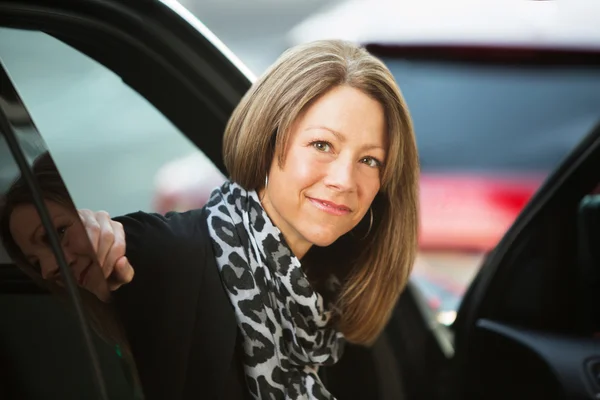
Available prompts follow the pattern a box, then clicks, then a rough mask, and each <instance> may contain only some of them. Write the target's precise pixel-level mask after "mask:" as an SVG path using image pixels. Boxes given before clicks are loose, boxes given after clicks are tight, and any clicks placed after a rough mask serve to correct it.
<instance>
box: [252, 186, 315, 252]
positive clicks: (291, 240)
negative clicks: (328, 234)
mask: <svg viewBox="0 0 600 400" xmlns="http://www.w3.org/2000/svg"><path fill="white" fill-rule="evenodd" d="M258 198H259V199H260V202H261V204H262V207H263V208H264V210H265V212H266V213H267V215H268V216H269V219H270V220H271V222H273V224H274V225H275V226H276V227H277V228H278V229H279V231H281V234H282V235H283V238H284V239H285V241H286V243H287V245H288V246H289V248H290V249H291V250H292V253H294V255H295V256H296V258H298V260H301V259H302V257H304V255H305V254H306V253H307V252H308V250H310V248H311V247H312V243H310V242H309V241H307V240H306V239H305V238H304V237H302V235H300V233H299V232H298V231H296V230H295V229H294V228H293V227H292V226H290V224H289V223H287V221H286V220H285V219H284V218H283V217H282V216H281V214H279V213H278V212H277V210H276V209H275V207H273V204H272V203H271V201H270V199H269V195H268V191H265V190H264V189H261V190H259V191H258Z"/></svg>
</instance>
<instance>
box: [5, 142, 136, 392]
mask: <svg viewBox="0 0 600 400" xmlns="http://www.w3.org/2000/svg"><path fill="white" fill-rule="evenodd" d="M33 174H34V176H35V178H36V180H37V182H38V184H39V187H40V190H41V194H42V197H43V199H44V203H45V205H46V209H47V210H48V213H49V215H50V219H51V221H52V225H53V226H54V229H55V230H56V232H57V234H58V236H59V238H60V241H61V245H62V249H63V252H64V255H65V258H66V261H67V263H68V264H69V266H70V267H71V271H72V273H73V276H74V278H75V280H76V282H77V283H78V285H79V287H80V288H82V289H85V290H81V291H80V295H81V298H82V300H83V305H84V308H85V311H86V314H87V317H88V318H89V319H90V322H91V325H92V327H93V328H94V330H95V331H96V333H97V334H98V335H99V337H101V338H102V339H103V340H104V341H105V342H106V343H108V344H109V345H110V346H113V347H114V348H115V349H116V353H117V354H118V355H119V356H120V357H121V360H122V362H124V365H123V367H124V368H123V372H124V373H125V376H126V378H127V379H128V380H129V383H130V384H131V385H132V387H133V390H134V395H133V397H134V398H136V399H141V398H143V395H142V393H141V387H140V385H139V378H138V376H137V372H136V368H135V363H134V362H133V358H132V355H131V350H130V348H129V345H128V342H127V340H126V339H125V337H126V335H125V333H124V332H123V329H122V327H121V324H120V323H119V322H118V321H117V320H116V318H115V317H114V314H113V312H112V309H111V307H110V305H109V304H107V301H108V300H109V299H110V290H109V289H110V288H109V286H108V285H107V280H106V278H105V277H104V273H103V270H102V269H101V268H100V267H99V265H98V262H97V261H96V258H95V254H96V251H97V250H98V249H95V248H94V245H93V244H91V243H90V239H89V236H88V232H87V231H86V229H85V228H84V225H83V224H82V222H81V218H86V215H80V214H79V212H78V211H77V210H76V209H75V206H74V204H73V202H72V200H71V197H70V195H69V192H68V190H67V188H66V187H65V184H64V182H63V180H62V179H61V177H60V174H59V172H58V169H57V168H56V166H55V164H54V162H53V161H52V158H51V157H50V155H49V154H48V153H44V154H42V155H41V156H40V157H38V158H37V159H36V160H35V162H34V164H33ZM2 200H3V201H2V204H1V207H0V237H1V239H2V244H3V245H4V247H5V249H6V251H7V253H8V255H9V256H10V257H11V258H12V259H13V261H14V262H15V264H17V266H18V267H19V268H21V269H22V270H23V271H24V272H25V273H27V275H29V276H30V277H31V278H32V279H33V280H34V281H35V282H36V283H37V284H38V285H40V286H42V287H45V288H47V289H48V290H50V291H51V292H52V293H54V294H55V295H58V297H59V298H65V295H66V291H65V290H64V288H65V285H64V282H63V280H62V277H61V274H60V272H59V267H58V263H57V262H56V258H55V257H54V253H53V251H52V248H51V246H50V244H49V242H48V234H47V232H46V230H45V228H44V226H43V225H42V222H41V219H40V217H39V215H38V212H37V210H36V208H35V206H34V204H33V199H32V197H31V194H30V191H29V189H28V187H27V184H26V182H25V180H24V179H23V177H20V178H18V179H17V180H16V181H15V182H14V183H13V184H12V185H11V186H10V188H9V189H8V190H7V192H6V193H5V195H4V196H3V199H2ZM92 240H93V238H92ZM100 247H102V246H100ZM104 247H106V244H105V245H104ZM100 252H104V253H106V254H104V256H103V259H104V261H106V262H107V263H111V265H114V264H116V263H117V262H116V261H115V259H114V258H115V257H114V256H112V255H111V254H110V252H108V251H104V250H102V249H100ZM119 262H120V263H123V262H126V260H119ZM99 300H100V301H99Z"/></svg>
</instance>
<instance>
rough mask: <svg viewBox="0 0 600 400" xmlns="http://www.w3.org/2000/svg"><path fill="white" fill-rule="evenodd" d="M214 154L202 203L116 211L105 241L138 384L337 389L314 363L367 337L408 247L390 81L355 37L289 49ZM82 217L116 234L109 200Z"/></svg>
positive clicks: (175, 393)
mask: <svg viewBox="0 0 600 400" xmlns="http://www.w3.org/2000/svg"><path fill="white" fill-rule="evenodd" d="M224 159H225V164H226V167H227V170H228V172H229V175H230V180H229V181H227V182H226V183H225V184H224V185H222V186H221V187H219V188H217V189H215V191H214V192H213V193H212V195H211V198H210V200H209V202H208V204H207V205H206V206H205V207H204V208H202V209H200V210H193V211H189V212H186V213H169V214H167V215H165V216H161V215H157V214H147V213H143V212H138V213H134V214H130V215H127V216H124V217H119V218H115V220H116V221H118V222H120V223H121V224H122V228H123V229H124V232H125V235H126V251H124V249H123V248H117V246H110V249H109V251H108V254H110V255H111V259H118V258H119V257H122V256H124V255H126V256H127V259H128V260H129V261H130V263H131V266H132V268H133V269H134V270H135V277H134V278H133V279H132V280H131V282H129V283H127V282H126V281H125V280H124V281H120V283H127V284H124V285H123V286H122V287H121V288H120V289H118V290H116V291H115V292H114V299H115V304H116V307H117V309H118V310H119V313H120V315H121V317H122V321H123V324H124V326H125V329H126V331H127V334H128V338H129V339H130V342H131V346H132V352H133V354H134V356H135V359H136V362H137V365H138V370H139V373H140V378H141V380H142V384H143V386H144V389H145V393H146V395H147V396H148V398H169V399H175V398H194V396H196V398H197V396H198V394H200V395H201V396H202V398H227V399H229V398H246V397H247V396H248V395H250V396H252V397H254V398H261V399H266V398H269V399H270V398H277V399H279V398H290V399H330V398H334V394H332V393H330V392H328V391H327V388H326V387H325V385H324V384H323V382H322V381H321V379H320V377H319V375H318V373H319V367H320V366H326V365H332V364H334V363H335V362H336V361H338V359H339V358H340V356H341V354H342V349H343V343H344V342H345V341H349V342H351V343H358V344H364V345H369V344H371V343H373V341H374V340H375V339H376V338H377V336H378V335H379V333H380V332H381V331H382V329H383V328H384V326H385V324H386V322H387V320H388V318H389V316H390V313H391V311H392V309H393V307H394V305H395V302H396V300H397V298H398V296H399V294H400V293H401V291H402V290H403V288H404V286H405V284H406V282H407V279H408V275H409V273H410V270H411V267H412V264H413V260H414V256H415V251H416V241H417V224H418V222H417V221H418V215H417V202H418V196H417V179H418V159H417V151H416V145H415V138H414V134H413V129H412V123H411V119H410V116H409V113H408V110H407V107H406V105H405V103H404V100H403V98H402V96H401V94H400V91H399V89H398V87H397V85H396V83H395V81H394V79H393V77H392V75H391V73H390V72H389V70H388V69H387V68H386V67H385V66H384V65H383V63H381V62H380V61H379V60H377V59H376V58H374V57H373V56H371V55H369V54H368V53H367V52H366V51H365V50H363V49H360V48H357V47H356V46H354V45H352V44H348V43H345V42H341V41H318V42H314V43H310V44H306V45H301V46H298V47H295V48H293V49H290V50H288V51H287V52H285V53H284V54H283V55H282V56H281V57H280V59H279V60H278V61H277V62H276V63H275V64H274V65H273V66H272V67H271V68H270V69H269V70H268V71H267V72H266V73H265V74H264V76H262V77H261V78H260V79H259V80H258V81H257V82H255V84H254V85H253V86H252V88H251V89H250V90H249V92H248V93H247V94H246V95H245V96H244V98H243V99H242V101H241V102H240V104H239V105H238V107H237V108H236V110H235V111H234V113H233V115H232V116H231V119H230V121H229V123H228V125H227V128H226V132H225V136H224ZM83 220H84V225H86V227H90V226H97V227H100V228H99V230H100V237H104V238H110V237H112V236H119V235H120V234H121V227H120V226H118V225H117V226H115V225H112V224H111V223H110V220H109V219H108V218H107V216H106V214H105V213H99V214H89V213H88V214H87V215H84V218H83ZM111 235H112V236H111ZM101 243H102V241H101ZM99 246H103V245H102V244H100V245H99ZM103 247H106V246H103Z"/></svg>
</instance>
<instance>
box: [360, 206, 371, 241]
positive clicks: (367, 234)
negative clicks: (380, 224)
mask: <svg viewBox="0 0 600 400" xmlns="http://www.w3.org/2000/svg"><path fill="white" fill-rule="evenodd" d="M369 212H370V213H371V218H370V220H369V229H368V230H367V233H366V234H365V236H363V237H361V238H360V239H359V240H364V239H366V238H367V236H369V233H371V228H372V227H373V208H372V207H369Z"/></svg>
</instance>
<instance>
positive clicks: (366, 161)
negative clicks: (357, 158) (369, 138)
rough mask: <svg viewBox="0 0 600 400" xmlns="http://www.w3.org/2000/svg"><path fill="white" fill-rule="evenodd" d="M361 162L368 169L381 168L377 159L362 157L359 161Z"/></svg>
mask: <svg viewBox="0 0 600 400" xmlns="http://www.w3.org/2000/svg"><path fill="white" fill-rule="evenodd" d="M361 162H362V163H364V164H367V165H368V166H369V167H372V168H379V167H381V161H379V160H378V159H376V158H373V157H364V158H363V159H362V160H361Z"/></svg>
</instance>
